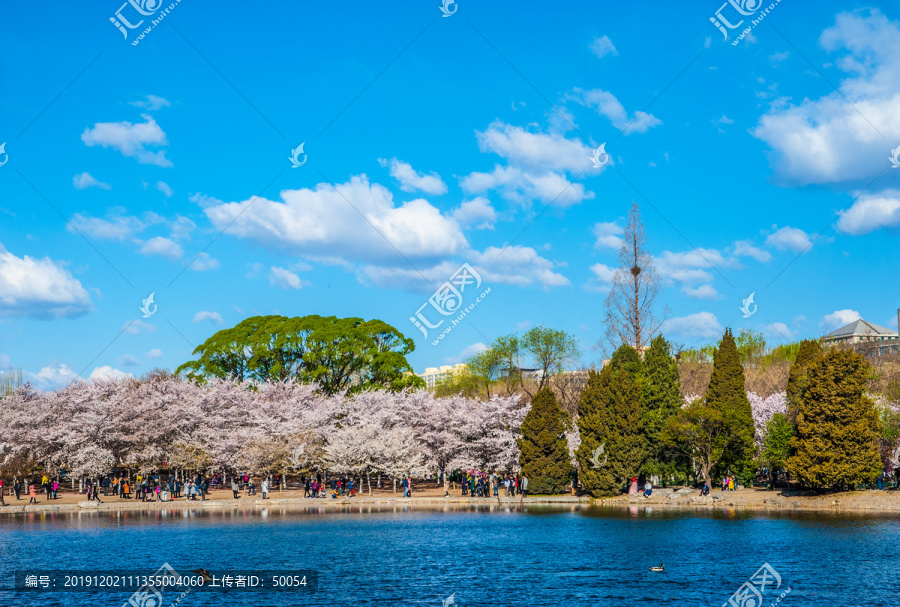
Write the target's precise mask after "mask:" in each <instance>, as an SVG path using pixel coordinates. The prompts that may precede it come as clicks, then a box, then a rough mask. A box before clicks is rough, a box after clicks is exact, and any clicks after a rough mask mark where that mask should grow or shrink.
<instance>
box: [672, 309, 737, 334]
mask: <svg viewBox="0 0 900 607" xmlns="http://www.w3.org/2000/svg"><path fill="white" fill-rule="evenodd" d="M723 330H724V329H723V328H722V325H720V324H719V319H718V318H716V315H715V314H713V313H712V312H697V313H696V314H688V315H687V316H681V317H678V318H670V319H669V320H667V321H665V322H664V323H663V325H662V332H663V333H664V334H666V335H675V336H678V337H681V338H685V339H697V340H700V339H714V338H716V337H719V336H720V335H721V334H722V331H723Z"/></svg>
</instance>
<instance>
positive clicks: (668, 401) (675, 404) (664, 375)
mask: <svg viewBox="0 0 900 607" xmlns="http://www.w3.org/2000/svg"><path fill="white" fill-rule="evenodd" d="M642 374H643V382H642V383H641V404H642V406H643V408H644V435H645V436H646V439H647V450H648V453H647V462H646V464H645V465H644V470H645V471H646V472H648V473H649V474H657V475H660V476H664V475H667V474H672V473H674V472H675V469H676V460H677V458H676V457H673V454H672V452H671V448H670V447H669V446H667V445H666V444H665V443H664V442H663V441H662V438H661V436H660V434H661V433H662V431H663V428H664V427H665V425H666V422H667V421H668V419H669V418H670V417H672V416H673V415H675V414H676V413H678V410H679V409H680V408H681V381H680V379H679V377H678V363H677V362H676V361H675V358H674V357H672V355H671V353H670V349H669V342H668V341H666V339H665V338H664V337H663V336H662V335H657V336H656V337H655V338H653V341H652V342H650V348H649V349H648V350H647V351H646V352H645V353H644V362H643V369H642Z"/></svg>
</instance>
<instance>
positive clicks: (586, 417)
mask: <svg viewBox="0 0 900 607" xmlns="http://www.w3.org/2000/svg"><path fill="white" fill-rule="evenodd" d="M611 374H612V367H611V366H610V365H607V366H606V367H604V368H603V370H602V371H601V372H600V373H596V372H594V371H591V372H590V373H589V375H588V382H587V385H586V386H585V388H584V391H583V392H582V393H581V397H580V398H579V399H578V432H579V434H580V435H581V444H580V445H579V446H578V449H576V450H575V459H576V461H577V462H578V479H579V480H580V481H581V485H582V486H583V487H584V489H585V491H587V492H588V493H590V494H591V495H593V496H594V497H599V496H601V495H614V494H615V493H616V491H617V489H618V485H617V483H616V479H615V477H614V476H613V475H612V473H611V472H610V468H609V466H608V465H607V464H608V463H609V455H608V454H607V450H606V443H607V441H608V439H609V428H610V415H611V410H610V406H609V403H610V395H609V376H610V375H611Z"/></svg>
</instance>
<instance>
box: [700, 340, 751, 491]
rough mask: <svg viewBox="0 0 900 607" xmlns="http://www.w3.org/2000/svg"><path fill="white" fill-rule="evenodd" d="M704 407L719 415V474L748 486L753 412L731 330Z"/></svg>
mask: <svg viewBox="0 0 900 607" xmlns="http://www.w3.org/2000/svg"><path fill="white" fill-rule="evenodd" d="M704 400H705V402H706V406H707V407H709V408H711V409H713V410H716V411H718V412H719V413H721V419H722V423H723V436H722V438H723V439H724V443H723V450H722V457H721V459H720V461H719V468H720V469H721V470H720V472H722V473H724V472H726V471H727V472H730V473H732V474H734V475H736V476H737V477H738V479H740V481H741V482H743V483H744V484H748V483H749V482H750V480H751V479H752V476H753V473H754V471H755V468H756V466H755V464H754V461H755V460H756V453H755V447H754V435H755V429H754V426H753V412H752V411H751V409H750V401H749V400H748V399H747V390H746V388H745V387H744V367H743V365H741V358H740V355H739V354H738V350H737V345H736V344H735V341H734V336H733V335H732V334H731V329H726V330H725V335H723V336H722V340H721V341H720V342H719V347H718V348H717V349H716V353H715V356H714V357H713V372H712V376H711V377H710V378H709V386H708V387H707V388H706V396H705V399H704Z"/></svg>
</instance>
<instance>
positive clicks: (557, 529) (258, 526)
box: [0, 506, 900, 607]
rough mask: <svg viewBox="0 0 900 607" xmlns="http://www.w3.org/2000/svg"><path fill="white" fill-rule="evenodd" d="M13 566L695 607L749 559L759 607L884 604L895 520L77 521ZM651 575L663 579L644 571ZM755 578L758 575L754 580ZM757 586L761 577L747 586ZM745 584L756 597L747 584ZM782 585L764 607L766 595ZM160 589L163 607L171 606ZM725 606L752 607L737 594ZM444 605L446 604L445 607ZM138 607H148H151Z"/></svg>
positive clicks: (396, 516) (189, 599) (410, 517)
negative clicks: (293, 574)
mask: <svg viewBox="0 0 900 607" xmlns="http://www.w3.org/2000/svg"><path fill="white" fill-rule="evenodd" d="M0 542H2V548H0V583H2V585H3V587H4V588H10V587H11V586H12V583H13V582H12V580H13V572H14V571H15V570H19V569H26V568H27V569H82V570H133V571H136V572H145V573H147V574H151V573H153V572H154V571H156V570H157V569H158V568H159V567H160V566H161V565H162V564H163V563H164V562H168V563H169V564H170V565H171V566H172V567H174V568H175V569H176V570H179V571H182V572H183V571H187V570H190V569H196V568H201V567H202V568H205V569H207V570H210V571H226V570H248V569H252V570H272V569H289V570H298V569H312V570H317V571H318V572H319V588H318V591H317V592H315V593H310V592H306V593H290V594H286V593H280V594H275V593H272V592H253V593H251V592H241V591H237V590H230V591H224V592H223V591H211V590H204V591H197V592H192V593H189V594H188V595H186V596H185V597H183V599H182V600H181V601H180V602H179V603H178V605H179V607H193V606H197V607H200V606H204V605H240V606H247V607H250V606H256V605H259V606H277V605H291V606H294V605H328V606H335V605H374V604H378V605H433V606H435V607H440V606H441V605H442V601H444V600H446V599H447V597H449V596H450V595H451V594H452V595H454V603H452V604H453V605H459V606H466V605H485V604H489V603H490V604H496V605H579V606H580V605H585V606H587V605H590V606H595V605H604V606H605V605H609V606H614V607H621V606H623V605H649V604H660V605H685V606H688V605H690V606H693V605H709V606H713V607H719V606H720V605H723V604H726V603H727V602H728V600H729V597H730V596H732V594H733V593H734V592H735V591H738V590H739V589H740V588H741V587H742V585H744V584H745V582H747V581H748V580H750V578H751V576H753V575H754V574H755V573H757V571H758V570H759V569H760V567H761V566H762V565H763V564H764V563H768V564H769V565H770V566H771V568H772V569H773V570H774V572H776V574H777V575H778V576H780V578H781V585H780V587H778V588H776V587H775V583H774V582H775V577H774V576H773V575H772V574H771V573H768V572H767V571H764V572H763V573H764V574H768V579H769V585H768V586H767V587H765V592H764V593H761V594H762V599H763V600H762V605H764V606H768V605H771V604H778V605H779V606H782V605H783V606H785V607H805V606H813V605H815V606H816V607H825V606H828V607H832V606H833V607H848V606H854V605H866V606H891V607H895V606H897V605H900V588H898V586H900V581H898V577H897V568H898V556H900V519H898V518H891V517H879V516H872V515H865V516H846V515H844V516H832V515H825V514H808V513H803V514H786V515H771V514H764V513H759V514H754V513H735V512H734V511H732V510H728V509H725V510H717V511H708V512H705V513H698V512H697V511H689V512H688V511H674V510H661V509H656V510H651V509H645V508H643V507H641V508H638V507H635V508H633V509H631V510H627V509H621V510H620V509H608V508H602V509H601V508H581V509H572V508H549V507H534V506H533V507H528V508H527V509H520V510H518V511H516V510H510V511H506V510H504V509H498V508H497V507H495V508H494V509H493V511H488V510H486V509H477V508H472V509H457V510H453V509H446V510H444V509H426V508H421V509H419V508H413V509H412V510H409V509H397V510H396V511H394V510H392V509H387V510H380V511H379V510H377V509H376V508H373V509H369V508H366V507H363V508H362V509H360V508H356V509H353V510H352V511H351V510H346V511H341V512H335V511H328V512H317V511H307V512H298V511H282V510H279V509H278V508H277V507H276V508H269V509H267V510H265V511H259V512H255V513H254V512H250V511H245V512H241V511H231V510H228V511H215V510H210V509H204V510H200V509H197V510H191V511H181V510H172V511H168V512H165V513H161V512H128V511H121V512H91V513H87V512H85V513H77V514H55V515H50V514H45V515H38V514H34V515H24V516H22V515H20V516H5V517H3V518H2V519H0ZM660 563H664V564H665V572H663V573H654V572H650V571H649V568H650V567H651V566H654V565H658V564H660ZM757 579H758V578H757ZM763 581H764V582H765V580H763ZM755 587H757V588H758V587H759V585H758V584H757V585H756V586H755ZM788 588H789V589H790V592H788V593H787V594H786V595H784V597H783V598H782V599H781V601H780V602H779V603H776V601H777V600H778V598H779V596H780V595H781V594H782V593H783V592H784V591H786V590H787V589H788ZM130 595H131V591H129V592H115V593H113V592H105V593H93V592H92V593H59V592H57V593H52V594H41V595H37V594H25V593H16V592H11V591H9V590H4V591H2V592H0V605H3V606H4V607H5V606H7V605H66V606H79V605H92V606H104V607H105V606H107V605H109V606H113V605H115V606H117V607H118V606H119V605H122V604H123V603H126V601H127V600H128V598H129V596H130ZM178 596H179V595H178V593H177V592H175V591H173V590H168V591H166V593H165V594H164V601H163V603H162V605H163V607H166V606H167V605H170V604H171V603H172V602H174V600H175V599H177V598H178ZM736 604H737V605H739V607H759V601H758V598H757V597H756V595H754V594H746V595H745V596H744V597H743V599H741V600H739V601H738V602H737V603H736ZM448 605H449V603H448ZM144 607H154V605H153V604H152V603H147V604H145V606H144Z"/></svg>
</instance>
